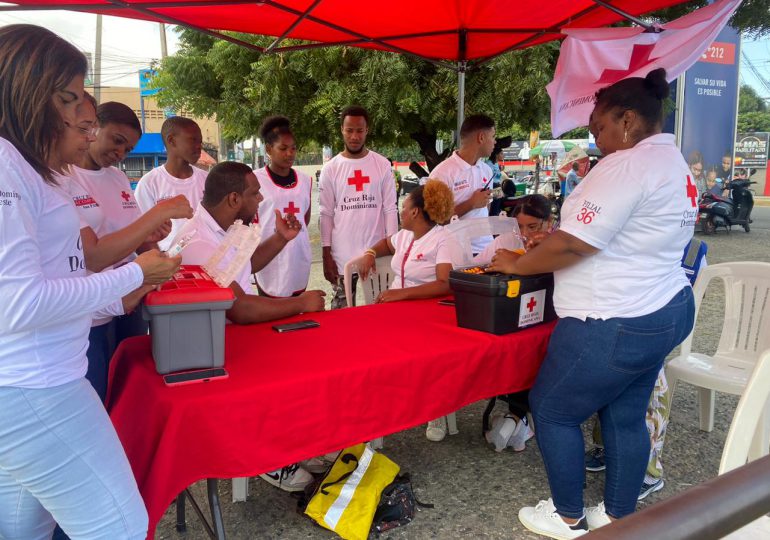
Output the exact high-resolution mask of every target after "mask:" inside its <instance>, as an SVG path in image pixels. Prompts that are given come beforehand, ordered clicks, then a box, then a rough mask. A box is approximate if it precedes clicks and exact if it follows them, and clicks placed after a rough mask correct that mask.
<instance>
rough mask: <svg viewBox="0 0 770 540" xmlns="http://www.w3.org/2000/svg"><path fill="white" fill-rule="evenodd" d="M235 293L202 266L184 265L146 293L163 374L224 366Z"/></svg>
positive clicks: (146, 309) (158, 366)
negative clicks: (228, 316) (227, 315)
mask: <svg viewBox="0 0 770 540" xmlns="http://www.w3.org/2000/svg"><path fill="white" fill-rule="evenodd" d="M234 301H235V295H234V294H233V291H232V290H231V289H230V288H225V287H220V286H219V285H217V283H216V282H215V281H214V280H213V279H211V277H210V276H209V275H208V274H207V273H206V272H205V271H204V270H203V269H202V268H201V267H199V266H182V267H180V269H179V271H178V272H177V273H176V274H175V275H174V277H173V278H171V279H170V280H169V281H167V282H166V283H164V284H163V285H161V287H160V289H159V290H157V291H152V292H150V293H148V294H147V297H146V298H145V300H144V315H145V318H146V319H149V321H150V334H151V336H152V356H153V358H154V359H155V368H156V369H157V371H158V373H161V374H165V373H170V372H173V371H184V370H190V369H204V368H212V367H222V366H223V365H224V363H225V311H226V310H228V309H230V307H232V305H233V302H234Z"/></svg>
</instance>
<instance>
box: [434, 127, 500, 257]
mask: <svg viewBox="0 0 770 540" xmlns="http://www.w3.org/2000/svg"><path fill="white" fill-rule="evenodd" d="M494 148H495V121H494V120H492V119H491V118H490V117H489V116H487V115H485V114H474V115H471V116H469V117H468V118H466V119H465V121H464V122H463V124H462V126H461V127H460V148H459V149H458V150H457V151H455V152H454V153H452V155H451V156H449V157H448V158H447V159H445V160H444V161H442V162H441V163H439V164H438V165H437V166H436V167H435V168H434V169H433V170H432V171H431V173H430V177H431V178H435V179H436V180H441V181H442V182H444V183H445V184H446V185H448V186H449V189H451V190H452V194H453V195H454V198H455V215H457V217H459V218H460V219H472V218H478V217H488V216H489V209H488V207H487V205H488V204H489V198H490V196H491V193H492V192H491V191H490V187H491V182H492V169H491V168H490V167H489V165H487V164H486V163H484V162H483V161H482V160H483V158H485V157H487V156H489V155H491V154H492V150H494ZM491 241H492V237H491V236H482V237H480V238H474V239H473V241H472V242H471V250H472V252H473V253H472V254H476V253H480V252H481V251H483V250H484V248H485V247H487V244H489V243H490V242H491ZM469 255H471V254H466V256H469Z"/></svg>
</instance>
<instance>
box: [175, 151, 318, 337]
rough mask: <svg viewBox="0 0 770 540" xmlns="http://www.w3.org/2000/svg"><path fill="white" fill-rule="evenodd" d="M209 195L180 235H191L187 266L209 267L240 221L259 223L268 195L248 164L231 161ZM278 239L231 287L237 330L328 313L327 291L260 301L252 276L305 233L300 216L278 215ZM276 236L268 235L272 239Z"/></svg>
mask: <svg viewBox="0 0 770 540" xmlns="http://www.w3.org/2000/svg"><path fill="white" fill-rule="evenodd" d="M205 188H206V192H205V195H204V197H203V200H202V201H201V202H200V203H199V204H198V208H197V209H196V210H195V214H194V215H193V217H192V219H190V220H188V221H187V223H185V224H184V226H183V227H182V228H181V229H180V230H179V237H180V238H182V237H184V236H186V235H191V240H190V241H189V242H188V243H187V245H186V246H185V248H184V250H183V251H182V264H197V265H201V264H204V263H206V262H207V261H208V260H209V258H210V257H211V255H212V254H213V253H214V250H216V248H217V247H218V246H219V244H220V242H221V241H222V239H223V238H224V237H225V234H226V232H227V229H228V228H229V227H230V225H232V224H233V223H234V222H235V220H236V219H240V220H241V221H243V223H245V224H248V223H251V222H252V221H253V220H254V216H255V214H256V213H257V208H258V207H259V203H260V202H261V201H262V195H261V194H260V192H259V189H260V188H259V181H258V180H257V177H256V176H254V172H253V171H252V170H251V169H250V168H249V167H248V166H247V165H244V164H243V163H235V162H232V161H225V162H222V163H220V164H218V165H216V166H215V167H214V168H213V169H211V171H210V172H209V174H208V178H207V179H206V184H205ZM275 218H276V219H275V233H274V234H272V236H270V237H269V238H268V239H267V240H265V241H263V242H262V243H261V244H259V246H258V247H257V249H255V250H254V253H253V255H252V257H251V264H250V265H249V264H247V265H245V266H244V267H243V268H242V269H241V271H240V273H239V274H238V277H237V278H236V279H235V281H233V282H232V283H231V284H230V288H231V289H233V292H234V293H235V303H234V304H233V307H231V308H230V309H229V310H227V318H228V319H229V320H230V321H232V322H234V323H237V324H252V323H257V322H264V321H271V320H274V319H280V318H283V317H290V316H292V315H297V314H298V313H307V312H311V311H323V309H324V298H323V297H324V293H323V291H305V292H303V293H301V294H300V295H299V296H294V297H290V298H268V297H265V296H258V295H256V294H254V293H255V291H254V290H253V288H252V285H251V281H250V278H251V274H252V273H254V272H258V271H260V270H261V269H262V268H264V267H265V266H266V265H267V264H268V263H269V262H270V261H271V260H273V257H275V256H276V255H277V254H278V253H279V252H280V251H281V249H283V247H284V246H285V245H286V244H287V243H288V242H290V241H291V240H293V239H294V238H295V237H296V236H297V234H299V232H300V231H301V230H302V227H301V225H300V223H299V222H298V221H297V219H296V217H294V215H293V214H292V215H289V214H287V215H286V216H285V217H282V216H281V215H280V213H279V212H278V211H277V210H276V216H275ZM270 232H272V231H263V234H269V233H270Z"/></svg>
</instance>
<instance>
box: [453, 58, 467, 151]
mask: <svg viewBox="0 0 770 540" xmlns="http://www.w3.org/2000/svg"><path fill="white" fill-rule="evenodd" d="M465 67H466V64H465V62H458V63H457V134H456V136H455V138H456V141H457V147H458V148H459V147H460V127H462V125H463V121H464V120H465Z"/></svg>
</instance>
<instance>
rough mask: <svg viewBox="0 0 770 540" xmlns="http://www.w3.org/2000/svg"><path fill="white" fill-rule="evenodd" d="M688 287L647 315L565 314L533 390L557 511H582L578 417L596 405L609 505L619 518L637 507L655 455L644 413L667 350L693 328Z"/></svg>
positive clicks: (538, 431)
mask: <svg viewBox="0 0 770 540" xmlns="http://www.w3.org/2000/svg"><path fill="white" fill-rule="evenodd" d="M694 316H695V304H694V301H693V296H692V289H691V288H690V287H686V288H684V289H682V290H681V291H680V292H678V293H677V294H676V295H675V296H674V298H673V299H672V300H671V301H670V302H669V303H668V304H667V305H665V306H664V307H662V308H661V309H659V310H658V311H656V312H654V313H651V314H649V315H644V316H642V317H633V318H614V319H607V320H600V319H587V320H586V321H581V320H579V319H575V318H565V319H561V320H559V322H558V324H557V325H556V329H555V330H554V332H553V335H552V336H551V342H550V343H549V345H548V354H547V356H546V358H545V360H544V361H543V365H542V367H541V368H540V372H539V373H538V376H537V380H536V381H535V385H534V387H533V388H532V391H531V393H530V398H529V401H530V405H531V406H532V415H533V417H534V419H535V433H536V435H537V443H538V446H539V447H540V452H541V454H542V456H543V461H544V462H545V469H546V473H547V474H548V483H549V485H550V488H551V495H552V497H553V502H554V505H555V506H556V510H557V511H558V513H559V514H561V515H562V516H564V517H568V518H579V517H581V516H582V515H583V483H584V480H585V468H584V462H583V460H584V451H585V448H584V444H583V432H582V430H581V429H580V424H582V423H583V422H585V421H586V420H587V419H588V418H590V416H591V415H592V414H593V413H595V412H597V411H598V413H599V420H600V421H601V427H602V438H603V440H604V455H605V461H606V465H607V470H606V475H605V486H604V504H605V507H606V510H607V513H608V514H609V515H611V516H612V517H616V518H621V517H623V516H625V515H627V514H630V513H632V512H633V511H634V510H635V509H636V500H637V497H638V495H639V490H640V489H641V486H642V481H643V480H644V472H645V469H646V468H647V461H648V458H649V455H650V436H649V434H648V433H647V426H646V424H645V412H646V409H647V404H648V402H649V401H650V394H652V389H653V386H654V385H655V379H656V378H657V376H658V372H659V371H660V369H661V367H662V366H663V361H664V359H665V358H666V355H668V353H670V352H671V351H672V350H673V348H674V347H676V346H677V345H678V344H679V343H681V342H682V341H683V340H684V339H685V338H686V337H687V335H688V334H689V333H690V331H691V330H692V326H693V322H694Z"/></svg>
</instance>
